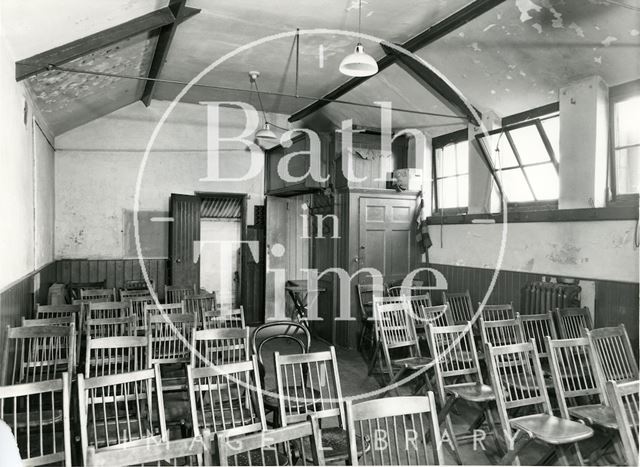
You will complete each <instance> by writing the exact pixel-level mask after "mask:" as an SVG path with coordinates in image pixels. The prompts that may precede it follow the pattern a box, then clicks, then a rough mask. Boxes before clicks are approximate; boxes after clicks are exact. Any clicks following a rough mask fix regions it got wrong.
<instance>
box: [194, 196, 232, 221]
mask: <svg viewBox="0 0 640 467" xmlns="http://www.w3.org/2000/svg"><path fill="white" fill-rule="evenodd" d="M241 214H242V199H240V198H204V199H203V200H202V203H201V208H200V217H201V218H207V219H240V216H241Z"/></svg>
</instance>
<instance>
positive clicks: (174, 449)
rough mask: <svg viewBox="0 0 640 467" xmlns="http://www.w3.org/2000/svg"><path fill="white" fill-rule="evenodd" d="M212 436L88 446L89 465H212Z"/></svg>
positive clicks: (107, 466) (105, 466) (94, 466)
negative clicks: (117, 446)
mask: <svg viewBox="0 0 640 467" xmlns="http://www.w3.org/2000/svg"><path fill="white" fill-rule="evenodd" d="M210 445H211V440H210V439H209V437H208V436H202V437H200V436H198V437H195V438H185V439H176V440H172V441H165V442H154V443H147V444H144V445H143V446H129V447H126V448H123V449H106V450H102V451H99V452H96V450H95V448H94V447H89V449H88V450H87V451H88V454H87V465H88V466H91V467H111V466H114V465H150V464H151V465H159V466H160V465H199V466H202V465H213V464H212V462H211V460H210V455H209V452H210V449H211V446H210Z"/></svg>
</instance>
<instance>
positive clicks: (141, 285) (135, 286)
mask: <svg viewBox="0 0 640 467" xmlns="http://www.w3.org/2000/svg"><path fill="white" fill-rule="evenodd" d="M149 282H150V283H151V288H152V289H153V290H155V283H154V282H153V279H150V280H149ZM122 290H130V291H134V290H146V291H147V292H148V291H149V286H148V285H147V281H145V280H144V279H131V280H126V281H124V284H123V287H122Z"/></svg>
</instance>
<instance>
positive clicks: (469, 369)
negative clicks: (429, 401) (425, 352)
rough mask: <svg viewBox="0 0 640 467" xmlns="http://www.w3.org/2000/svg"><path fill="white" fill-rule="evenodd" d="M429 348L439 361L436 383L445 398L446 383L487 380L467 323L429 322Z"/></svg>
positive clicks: (442, 398) (440, 397) (442, 397)
mask: <svg viewBox="0 0 640 467" xmlns="http://www.w3.org/2000/svg"><path fill="white" fill-rule="evenodd" d="M427 338H428V340H429V348H430V349H431V351H432V353H433V355H432V356H433V358H434V360H435V362H436V365H435V372H436V386H437V388H438V397H439V399H440V401H441V402H443V401H444V400H445V387H446V386H447V385H448V384H453V383H455V382H457V381H458V380H459V379H461V378H464V379H465V380H466V381H473V382H475V383H478V384H483V383H484V382H483V380H482V373H481V371H480V364H479V362H478V354H477V351H476V345H475V340H474V337H473V333H472V332H471V330H467V326H466V325H464V324H459V325H456V326H440V327H437V326H428V327H427Z"/></svg>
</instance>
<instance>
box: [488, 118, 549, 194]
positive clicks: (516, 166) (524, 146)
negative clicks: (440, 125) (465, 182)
mask: <svg viewBox="0 0 640 467" xmlns="http://www.w3.org/2000/svg"><path fill="white" fill-rule="evenodd" d="M559 120H560V119H559V117H558V116H557V115H553V116H549V117H543V118H540V119H535V120H530V121H527V122H525V123H521V124H517V125H512V126H510V127H506V128H501V129H500V130H496V131H492V132H491V133H489V135H488V137H487V136H481V137H479V139H480V141H481V142H482V143H483V145H484V147H485V150H486V151H487V153H488V154H489V156H490V157H491V161H492V163H493V167H494V169H495V171H496V176H497V177H498V179H499V180H500V181H501V184H502V189H503V193H504V195H505V196H506V198H507V201H508V202H511V203H527V202H535V201H548V200H556V199H558V195H559V178H558V166H559V162H560V151H559V145H560V138H559V135H560V131H559V124H560V122H559Z"/></svg>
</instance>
